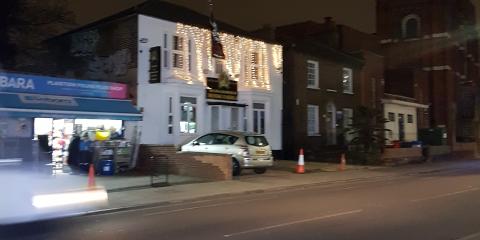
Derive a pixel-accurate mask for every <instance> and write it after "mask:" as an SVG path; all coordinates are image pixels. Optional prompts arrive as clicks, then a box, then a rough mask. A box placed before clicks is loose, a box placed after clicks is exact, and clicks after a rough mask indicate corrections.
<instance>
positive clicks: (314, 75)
mask: <svg viewBox="0 0 480 240" xmlns="http://www.w3.org/2000/svg"><path fill="white" fill-rule="evenodd" d="M307 87H308V88H318V62H316V61H310V60H309V61H307Z"/></svg>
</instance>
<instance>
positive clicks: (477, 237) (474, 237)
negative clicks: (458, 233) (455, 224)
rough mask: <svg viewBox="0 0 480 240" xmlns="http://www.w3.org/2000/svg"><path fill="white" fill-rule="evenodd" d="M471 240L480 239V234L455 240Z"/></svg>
mask: <svg viewBox="0 0 480 240" xmlns="http://www.w3.org/2000/svg"><path fill="white" fill-rule="evenodd" d="M472 239H480V232H477V233H474V234H472V235H468V236H465V237H462V238H458V239H456V240H472Z"/></svg>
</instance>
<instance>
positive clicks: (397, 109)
mask: <svg viewBox="0 0 480 240" xmlns="http://www.w3.org/2000/svg"><path fill="white" fill-rule="evenodd" d="M384 110H385V118H386V119H387V120H388V113H394V114H395V121H393V122H387V123H385V127H386V128H387V129H390V130H391V131H392V132H391V133H388V132H387V133H386V136H387V139H388V140H390V141H393V140H399V125H398V115H399V114H403V115H404V116H405V120H404V123H405V124H404V126H405V141H416V140H418V136H417V129H418V128H417V108H416V107H412V106H404V105H399V104H392V103H385V104H384ZM409 114H411V115H412V116H413V123H408V115H409Z"/></svg>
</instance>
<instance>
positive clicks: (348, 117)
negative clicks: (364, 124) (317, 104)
mask: <svg viewBox="0 0 480 240" xmlns="http://www.w3.org/2000/svg"><path fill="white" fill-rule="evenodd" d="M352 124H353V109H351V108H344V109H343V127H344V128H350V127H351V125H352Z"/></svg>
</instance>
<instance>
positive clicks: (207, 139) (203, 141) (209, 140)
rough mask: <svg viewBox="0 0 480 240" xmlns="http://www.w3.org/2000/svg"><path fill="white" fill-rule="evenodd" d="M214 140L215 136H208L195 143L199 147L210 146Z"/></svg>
mask: <svg viewBox="0 0 480 240" xmlns="http://www.w3.org/2000/svg"><path fill="white" fill-rule="evenodd" d="M214 140H215V134H208V135H205V136H202V137H200V138H198V139H197V140H196V141H195V143H196V144H199V145H210V144H213V141H214Z"/></svg>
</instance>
